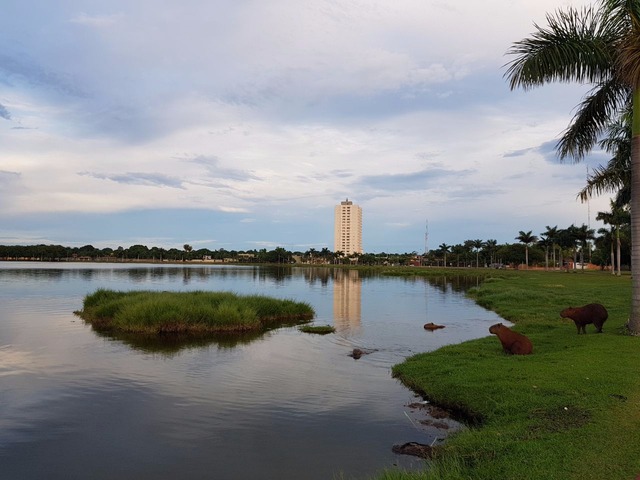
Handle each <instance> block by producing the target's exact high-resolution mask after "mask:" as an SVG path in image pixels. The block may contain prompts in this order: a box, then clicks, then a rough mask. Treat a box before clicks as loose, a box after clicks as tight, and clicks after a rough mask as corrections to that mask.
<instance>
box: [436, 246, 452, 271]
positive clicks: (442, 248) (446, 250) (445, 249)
mask: <svg viewBox="0 0 640 480" xmlns="http://www.w3.org/2000/svg"><path fill="white" fill-rule="evenodd" d="M450 248H451V245H447V244H446V243H442V244H440V246H439V247H438V251H439V252H440V253H442V254H443V255H444V264H443V266H444V267H446V266H447V253H449V249H450Z"/></svg>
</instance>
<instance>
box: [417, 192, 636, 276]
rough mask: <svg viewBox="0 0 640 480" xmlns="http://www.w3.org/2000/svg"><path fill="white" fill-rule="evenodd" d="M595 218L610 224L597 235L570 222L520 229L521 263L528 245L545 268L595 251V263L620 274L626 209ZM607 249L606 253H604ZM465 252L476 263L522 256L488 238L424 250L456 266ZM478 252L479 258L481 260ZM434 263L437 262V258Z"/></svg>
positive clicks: (491, 263) (575, 262)
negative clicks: (561, 225) (541, 229)
mask: <svg viewBox="0 0 640 480" xmlns="http://www.w3.org/2000/svg"><path fill="white" fill-rule="evenodd" d="M612 207H613V205H612ZM597 218H598V220H602V221H603V222H604V223H605V224H606V225H608V226H609V227H610V228H609V229H607V228H601V229H599V230H598V232H597V233H598V234H599V236H596V232H595V230H594V229H591V228H589V227H588V226H587V225H585V224H583V225H581V226H579V227H578V226H575V225H570V226H569V227H567V228H564V229H560V228H558V226H557V225H556V226H554V227H550V226H548V225H547V226H546V227H545V228H546V230H545V231H544V232H542V233H540V234H539V235H534V234H533V232H532V231H531V230H529V231H523V230H521V231H520V232H519V233H518V235H517V236H516V237H515V240H517V241H518V242H519V243H520V244H522V246H523V247H524V258H523V260H524V262H523V263H524V265H525V267H526V268H528V267H529V253H530V248H532V247H535V252H536V258H537V259H539V260H540V261H542V260H541V255H544V265H545V268H547V269H548V268H549V266H550V265H551V266H553V267H554V268H555V267H561V266H562V265H564V263H565V262H564V256H565V254H567V255H571V256H572V257H573V265H574V268H575V266H576V265H578V264H581V266H582V267H581V268H584V265H585V254H587V255H588V258H587V261H588V262H591V261H592V260H594V259H593V256H594V255H596V256H597V257H598V258H597V263H598V264H600V265H601V266H603V267H604V266H606V265H610V266H611V272H612V274H617V275H620V273H621V265H622V244H623V240H624V242H625V244H626V243H628V237H629V234H628V229H629V223H630V218H629V212H628V211H627V210H624V209H615V208H612V212H599V213H598V217H597ZM614 245H615V255H614ZM609 249H610V256H609V255H608V250H609ZM540 252H542V253H540ZM469 254H471V255H472V256H473V257H474V259H475V266H476V267H480V266H485V265H489V266H501V265H502V264H503V262H504V263H514V259H517V258H520V259H521V258H522V257H520V256H519V255H518V252H517V251H515V249H514V246H513V245H509V244H504V245H498V242H497V241H496V240H495V239H490V240H487V241H482V240H467V241H465V242H464V243H461V244H458V245H448V244H446V243H442V244H440V246H439V247H438V248H437V249H436V250H433V251H431V252H429V253H428V255H427V261H429V259H433V258H435V259H436V260H437V261H438V260H441V261H442V265H443V266H460V259H461V258H462V259H463V263H462V265H468V262H467V259H468V258H469V257H468V255H469ZM520 255H521V254H520ZM480 256H482V258H483V263H482V264H481V262H480ZM578 256H579V259H578ZM452 257H454V258H455V261H453V262H452V261H451V259H452ZM437 263H438V264H439V261H438V262H437ZM536 263H539V262H536Z"/></svg>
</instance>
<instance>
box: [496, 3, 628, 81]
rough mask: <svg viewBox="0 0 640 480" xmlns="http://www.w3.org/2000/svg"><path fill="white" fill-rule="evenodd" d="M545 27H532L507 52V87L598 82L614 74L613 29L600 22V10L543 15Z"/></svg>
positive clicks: (601, 20) (588, 9)
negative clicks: (545, 20) (545, 16)
mask: <svg viewBox="0 0 640 480" xmlns="http://www.w3.org/2000/svg"><path fill="white" fill-rule="evenodd" d="M547 22H548V24H549V27H548V28H542V27H540V26H538V25H535V28H536V30H537V31H536V32H535V33H533V34H532V35H531V37H530V38H526V39H524V40H522V41H520V42H516V43H514V44H513V45H512V47H511V48H510V49H509V50H508V51H507V54H508V55H515V56H516V58H515V59H514V60H513V61H511V62H509V63H508V64H507V65H506V66H507V67H508V68H507V71H506V73H505V76H506V77H507V78H508V79H509V85H510V88H511V89H512V90H513V89H515V88H517V87H522V88H524V89H529V88H532V87H535V86H539V85H542V84H544V83H548V82H555V81H559V82H573V81H577V82H581V83H600V82H603V81H606V80H608V79H609V78H611V77H612V75H613V74H614V72H613V70H612V66H613V65H614V63H615V58H616V50H615V45H616V40H617V39H619V38H620V36H619V34H618V35H616V34H617V33H619V32H618V31H617V28H614V26H615V24H614V25H611V23H608V22H605V21H603V12H602V9H598V10H596V9H594V8H591V7H589V8H585V9H583V10H577V9H574V8H569V9H567V10H566V11H562V10H559V11H557V12H556V14H555V15H550V14H549V15H547Z"/></svg>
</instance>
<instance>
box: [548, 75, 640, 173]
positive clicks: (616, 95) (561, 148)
mask: <svg viewBox="0 0 640 480" xmlns="http://www.w3.org/2000/svg"><path fill="white" fill-rule="evenodd" d="M631 102H632V99H631V91H630V89H629V88H628V87H626V86H625V85H623V84H621V83H620V82H619V81H618V80H617V79H616V78H610V79H607V80H606V81H604V82H601V83H599V84H598V85H596V86H595V87H594V88H593V89H591V91H590V92H588V93H587V95H586V96H585V98H584V99H583V100H582V102H581V103H580V105H579V106H578V111H577V112H576V114H575V115H574V117H573V119H572V120H571V123H570V124H569V127H568V128H567V129H566V130H565V132H564V133H563V134H562V137H561V138H560V140H559V141H558V145H557V148H558V154H559V156H560V158H561V159H564V158H567V157H571V158H573V160H574V161H579V160H581V159H582V158H583V157H584V156H585V154H586V153H587V152H589V151H590V150H591V149H592V148H593V146H594V145H595V144H596V143H597V141H598V138H599V137H600V136H601V135H602V133H603V132H604V130H605V129H606V128H607V127H608V126H609V125H610V124H611V118H615V117H619V116H620V113H619V112H621V111H624V110H625V109H626V108H628V105H630V104H631Z"/></svg>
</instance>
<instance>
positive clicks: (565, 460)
mask: <svg viewBox="0 0 640 480" xmlns="http://www.w3.org/2000/svg"><path fill="white" fill-rule="evenodd" d="M470 295H471V296H472V297H473V298H474V299H475V300H476V301H477V302H478V303H479V304H481V305H483V306H485V307H487V308H490V309H492V310H495V311H496V312H497V313H499V314H500V315H501V316H502V317H504V318H505V319H508V320H510V321H512V322H514V323H515V324H516V326H515V327H513V328H514V329H515V330H517V331H519V332H520V333H523V334H525V335H527V336H528V337H529V338H530V339H531V340H532V342H533V345H534V353H533V355H529V356H511V355H506V354H504V353H503V352H502V348H501V346H500V343H499V341H498V340H497V338H496V337H495V336H489V332H487V335H488V336H487V337H486V338H481V339H478V340H473V341H469V342H465V343H462V344H459V345H451V346H447V347H444V348H441V349H439V350H437V351H435V352H430V353H425V354H419V355H416V356H413V357H411V358H408V359H407V360H406V361H405V362H403V363H402V364H400V365H396V366H395V367H394V368H393V374H394V376H396V377H397V378H399V379H400V380H401V381H402V382H403V383H405V384H406V385H407V386H409V387H410V388H412V389H414V390H415V391H417V392H419V393H421V394H423V395H424V396H425V397H426V398H427V399H429V400H431V401H432V402H434V403H436V404H439V405H442V406H445V407H448V408H450V409H451V410H453V411H454V412H457V413H458V414H459V415H460V416H461V417H462V418H464V419H466V421H467V422H468V424H469V425H470V426H471V428H469V429H467V430H464V431H462V432H460V433H457V434H455V435H453V436H452V437H451V438H449V439H448V440H447V442H446V444H445V445H444V446H443V447H442V448H441V450H440V451H438V452H437V454H436V457H435V459H434V460H433V462H431V463H430V464H429V466H428V467H427V468H426V469H425V471H424V472H419V473H406V472H394V473H393V476H391V474H389V473H388V472H385V473H384V474H381V476H380V477H379V478H383V479H385V478H388V479H391V478H393V479H399V480H400V479H437V480H442V479H454V478H455V479H462V478H465V479H492V480H493V479H512V478H513V479H516V478H517V479H581V480H582V479H593V480H596V479H598V480H599V479H605V478H606V479H611V480H616V479H632V478H635V476H636V475H638V474H640V378H639V375H638V371H639V370H638V367H639V365H640V338H638V337H631V336H628V335H626V333H625V328H624V326H625V323H626V321H627V318H628V315H629V304H630V298H631V285H630V278H629V277H628V276H626V277H624V276H623V277H621V278H620V277H614V276H612V275H610V274H605V273H599V272H598V273H595V272H589V273H587V272H584V273H582V272H580V273H564V272H507V273H503V272H496V273H495V274H494V276H493V277H490V278H487V279H486V280H485V281H484V282H483V283H482V284H481V285H480V286H479V287H476V288H474V289H472V291H471V292H470ZM591 302H600V303H602V304H604V305H605V306H606V307H607V309H608V311H609V319H608V320H607V322H605V324H604V333H602V334H596V333H595V328H594V327H593V326H592V325H588V326H587V335H578V334H577V333H576V328H575V326H574V324H573V322H572V321H571V320H569V319H562V318H560V316H559V312H560V310H561V309H563V308H564V307H567V306H569V305H572V306H578V305H583V304H586V303H591Z"/></svg>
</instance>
